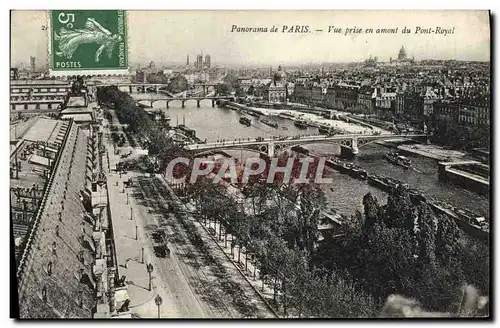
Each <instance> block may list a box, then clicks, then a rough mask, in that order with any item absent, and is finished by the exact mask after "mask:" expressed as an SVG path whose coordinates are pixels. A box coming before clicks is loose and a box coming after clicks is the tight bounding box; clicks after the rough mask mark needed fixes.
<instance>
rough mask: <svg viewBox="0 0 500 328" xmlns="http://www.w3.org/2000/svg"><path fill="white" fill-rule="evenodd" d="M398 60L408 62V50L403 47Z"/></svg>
mask: <svg viewBox="0 0 500 328" xmlns="http://www.w3.org/2000/svg"><path fill="white" fill-rule="evenodd" d="M398 60H400V61H404V60H406V50H405V47H404V46H401V49H399V53H398Z"/></svg>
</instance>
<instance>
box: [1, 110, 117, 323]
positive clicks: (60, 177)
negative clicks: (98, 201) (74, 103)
mask: <svg viewBox="0 0 500 328" xmlns="http://www.w3.org/2000/svg"><path fill="white" fill-rule="evenodd" d="M27 136H28V137H29V138H30V139H31V137H34V138H35V139H36V141H35V142H33V141H31V140H24V142H23V144H24V145H25V146H24V147H23V144H21V145H20V146H19V147H18V148H16V154H17V151H19V152H20V153H19V157H21V156H23V153H24V156H25V158H26V160H25V161H24V163H23V165H22V168H21V171H25V172H33V173H31V174H32V175H34V176H40V180H39V181H40V183H43V181H47V182H48V183H47V184H46V186H45V188H41V186H40V187H36V186H34V188H33V187H32V185H33V181H24V183H25V184H24V185H23V179H22V178H20V179H16V178H15V177H14V178H13V179H11V201H12V203H11V204H12V205H11V206H12V207H13V209H12V210H11V212H12V213H13V217H12V220H13V222H14V227H16V224H19V225H18V227H21V226H22V222H23V220H26V219H27V218H29V217H31V218H32V220H36V224H34V223H33V222H31V223H30V224H29V225H28V230H26V232H25V235H24V236H22V237H21V239H23V240H24V241H23V242H21V243H19V242H17V243H16V246H15V247H16V254H17V259H16V269H17V291H18V297H19V317H20V318H24V319H29V318H36V319H56V318H81V319H83V318H87V319H90V318H92V317H93V313H94V311H95V309H96V308H102V307H103V306H104V307H107V306H108V304H109V303H110V302H109V295H110V294H108V290H107V286H109V285H108V284H109V283H111V284H112V283H113V281H114V276H111V275H110V276H108V265H107V264H108V263H112V262H113V258H114V256H113V254H112V253H109V251H108V250H109V249H112V248H110V247H107V246H106V244H105V243H106V240H108V238H109V235H108V236H106V232H105V231H106V229H107V221H108V219H107V211H106V210H104V211H102V212H101V211H93V209H87V208H86V206H84V204H85V203H90V204H91V205H90V207H92V206H93V205H92V202H91V200H90V199H91V198H92V196H91V195H92V194H93V193H92V191H91V187H90V185H91V184H92V183H93V174H92V168H91V166H89V165H88V162H87V161H88V159H89V158H93V155H92V154H91V153H92V150H91V149H93V148H95V150H96V151H97V149H98V147H97V141H96V144H94V147H88V145H89V142H91V141H90V138H87V136H86V135H85V133H84V132H83V131H82V130H81V129H79V127H78V126H77V125H76V124H74V122H72V121H56V120H50V119H41V120H39V123H36V124H35V125H34V126H33V128H32V129H31V131H30V132H28V133H27ZM14 155H15V154H14ZM47 163H51V165H46V164H47ZM94 163H99V160H98V159H97V158H95V161H94ZM19 176H20V177H21V175H19ZM33 196H34V197H33ZM40 196H42V197H40ZM102 199H103V200H106V199H107V197H103V198H102ZM33 200H35V201H33ZM23 204H28V205H29V207H26V206H24V205H23ZM19 205H21V206H19ZM16 208H17V209H19V210H20V211H18V210H17V209H16ZM90 211H92V212H90ZM25 214H28V215H25ZM16 222H18V223H16ZM17 233H21V231H20V230H18V232H17ZM28 235H32V236H36V237H34V238H29V239H25V238H26V237H27V236H28ZM25 236H26V237H25ZM16 239H17V240H18V241H19V237H17V238H16ZM108 277H109V278H108ZM100 304H102V306H99V305H100ZM108 312H109V311H108Z"/></svg>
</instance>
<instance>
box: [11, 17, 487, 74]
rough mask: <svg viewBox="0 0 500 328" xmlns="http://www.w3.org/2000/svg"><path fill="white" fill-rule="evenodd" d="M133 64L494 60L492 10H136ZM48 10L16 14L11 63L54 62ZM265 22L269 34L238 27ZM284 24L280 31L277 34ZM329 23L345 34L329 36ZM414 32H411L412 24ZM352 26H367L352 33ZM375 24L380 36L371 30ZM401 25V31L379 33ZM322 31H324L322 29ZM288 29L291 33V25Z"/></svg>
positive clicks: (131, 26)
mask: <svg viewBox="0 0 500 328" xmlns="http://www.w3.org/2000/svg"><path fill="white" fill-rule="evenodd" d="M127 16H128V47H129V62H130V63H131V64H141V65H145V64H147V63H149V62H150V61H154V62H155V63H156V64H157V65H162V64H171V63H178V64H183V63H185V61H186V55H187V54H189V55H190V61H191V63H193V62H194V61H195V59H196V55H197V54H198V53H201V52H203V54H204V55H205V54H210V55H211V60H212V65H214V64H215V65H222V66H223V65H252V66H267V65H278V64H283V65H297V64H309V63H327V62H331V63H334V62H353V61H362V60H364V59H366V58H368V57H369V56H370V55H372V56H377V57H378V59H379V61H388V60H389V58H390V57H392V58H396V57H397V54H398V51H399V49H400V48H401V46H404V47H405V49H406V52H407V54H408V56H409V57H413V56H414V57H415V59H416V60H422V59H456V60H479V61H489V60H490V25H489V13H488V12H487V11H456V10H455V11H415V10H413V11H412V10H406V11H326V10H324V11H201V10H199V11H128V12H127ZM47 25H48V14H47V12H46V11H13V12H12V13H11V63H12V65H13V66H20V64H21V63H24V65H29V61H30V56H35V57H36V58H37V66H39V65H41V66H43V65H46V63H47V47H48V46H47V38H48V33H47V31H45V30H43V29H42V26H47ZM233 25H236V26H238V27H240V28H245V27H249V28H253V27H263V28H264V27H265V28H267V29H268V32H267V33H252V32H247V33H241V32H236V31H234V32H231V30H232V28H233ZM285 25H286V26H294V25H299V26H308V32H307V33H282V30H283V27H284V26H285ZM273 26H276V27H277V28H278V32H276V33H274V32H273V33H271V32H270V29H271V27H273ZM329 26H334V27H335V28H341V29H342V33H340V34H338V33H328V29H329ZM405 26H406V27H407V28H408V29H410V31H411V33H408V34H403V33H401V32H402V29H403V28H404V27H405ZM417 27H420V28H421V29H422V30H423V29H431V30H436V28H437V27H440V28H441V29H453V28H454V30H453V34H448V35H446V36H445V35H443V34H435V33H433V34H421V33H415V32H416V28H417ZM347 28H352V29H361V31H362V33H349V34H348V35H345V31H346V29H347ZM367 28H372V29H373V34H369V33H365V31H366V29H367ZM378 28H398V33H397V34H385V35H383V34H376V30H377V29H378ZM316 30H322V32H320V31H316ZM287 31H288V30H287Z"/></svg>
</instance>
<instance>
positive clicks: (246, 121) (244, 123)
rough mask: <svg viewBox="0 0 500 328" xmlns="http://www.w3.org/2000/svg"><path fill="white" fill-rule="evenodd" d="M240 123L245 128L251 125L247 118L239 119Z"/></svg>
mask: <svg viewBox="0 0 500 328" xmlns="http://www.w3.org/2000/svg"><path fill="white" fill-rule="evenodd" d="M240 123H241V124H243V125H246V126H250V125H252V123H251V122H250V119H249V118H248V117H240Z"/></svg>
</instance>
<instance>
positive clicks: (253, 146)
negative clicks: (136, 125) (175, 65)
mask: <svg viewBox="0 0 500 328" xmlns="http://www.w3.org/2000/svg"><path fill="white" fill-rule="evenodd" d="M396 138H397V139H401V138H407V139H418V138H427V135H426V134H406V135H394V134H381V135H367V134H341V135H335V136H307V137H300V138H297V137H288V138H282V139H271V138H270V139H262V140H259V141H257V140H238V141H231V140H228V141H224V142H211V143H204V144H190V145H186V146H185V148H186V149H187V150H190V151H193V152H194V153H197V154H203V153H206V152H210V151H213V150H216V149H243V150H251V151H256V152H258V153H262V154H265V155H267V156H269V157H273V156H274V154H276V153H278V152H280V151H284V150H287V149H290V148H292V147H294V146H299V145H307V144H316V143H329V144H338V145H340V146H341V150H342V151H343V152H345V151H347V150H349V152H350V155H356V154H358V153H359V147H362V146H364V145H366V144H369V143H372V142H375V141H378V140H389V139H396Z"/></svg>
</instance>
